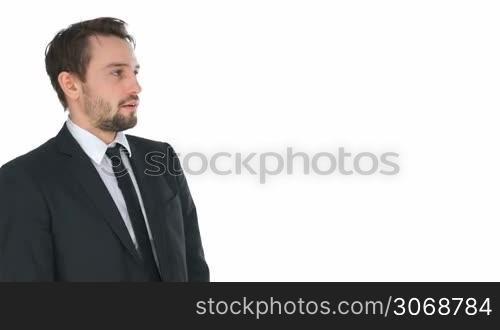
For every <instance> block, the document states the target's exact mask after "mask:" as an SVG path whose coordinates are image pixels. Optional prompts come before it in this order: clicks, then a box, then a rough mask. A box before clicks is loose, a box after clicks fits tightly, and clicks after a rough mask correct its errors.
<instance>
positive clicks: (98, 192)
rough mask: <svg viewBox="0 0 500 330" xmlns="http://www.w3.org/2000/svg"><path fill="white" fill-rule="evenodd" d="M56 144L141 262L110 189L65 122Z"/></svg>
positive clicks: (112, 226) (83, 186) (127, 247)
mask: <svg viewBox="0 0 500 330" xmlns="http://www.w3.org/2000/svg"><path fill="white" fill-rule="evenodd" d="M56 144H57V147H58V150H59V152H62V153H64V154H66V155H68V156H71V158H70V159H69V164H70V166H69V171H70V172H71V174H72V177H74V178H75V179H76V180H77V181H78V182H79V184H80V186H81V187H82V190H83V191H84V192H85V194H86V196H87V197H88V198H89V199H90V200H91V201H92V202H93V204H94V205H95V207H96V209H97V210H98V211H99V212H100V213H101V214H102V215H103V216H104V219H105V221H106V222H107V223H108V225H109V226H110V227H111V229H112V231H113V232H114V233H115V234H116V236H117V237H118V239H119V240H120V241H121V243H122V244H123V245H124V247H125V248H126V249H127V251H128V252H129V253H130V254H131V255H132V256H133V257H134V258H135V259H136V261H137V262H141V259H140V257H139V254H138V252H137V250H136V249H135V246H134V244H133V242H132V239H131V238H130V234H129V233H128V231H127V228H126V227H125V224H124V222H123V219H122V217H121V215H120V212H119V211H118V209H117V207H116V205H115V203H114V201H113V199H112V197H111V195H110V194H109V192H108V189H107V188H106V186H105V185H104V183H103V182H102V180H101V178H100V176H99V173H97V170H96V169H95V167H94V165H93V164H92V161H91V160H90V158H88V156H87V155H86V154H85V152H84V151H83V149H81V147H80V145H79V144H78V142H76V140H75V139H74V138H73V136H72V135H71V133H70V132H69V130H68V129H67V127H66V124H64V126H63V128H62V129H61V131H60V132H59V134H58V135H57V137H56Z"/></svg>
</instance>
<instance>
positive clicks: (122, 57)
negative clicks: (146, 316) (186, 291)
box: [0, 17, 209, 281]
mask: <svg viewBox="0 0 500 330" xmlns="http://www.w3.org/2000/svg"><path fill="white" fill-rule="evenodd" d="M134 48H135V41H134V39H133V37H132V36H130V35H129V34H128V32H127V31H126V23H125V22H124V21H122V20H119V19H115V18H109V17H103V18H97V19H94V20H89V21H84V22H79V23H76V24H73V25H71V26H69V27H68V28H67V29H65V30H62V31H60V32H59V33H58V34H57V35H56V36H55V37H54V39H53V40H52V41H51V42H50V43H49V45H48V47H47V49H46V54H45V56H46V57H45V63H46V70H47V73H48V75H49V77H50V80H51V83H52V86H53V87H54V89H55V90H56V93H57V96H58V98H59V100H60V102H61V104H62V105H63V107H64V109H65V110H66V109H67V110H68V112H69V115H68V119H67V121H66V123H64V125H63V127H62V129H61V130H60V132H59V134H57V136H56V137H54V138H52V139H50V140H49V141H47V142H46V143H45V144H43V145H41V146H40V147H38V148H37V149H35V150H33V151H31V152H29V153H27V154H25V155H23V156H20V157H18V158H16V159H14V160H12V161H10V162H8V163H7V164H5V165H4V166H2V167H1V169H0V280H3V281H208V280H209V270H208V266H207V264H206V262H205V257H204V252H203V248H202V244H201V238H200V232H199V228H198V220H197V214H196V208H195V205H194V203H193V200H192V198H191V194H190V192H189V188H188V185H187V183H186V179H185V177H184V175H183V172H182V169H181V168H180V164H179V159H178V158H177V156H176V155H175V152H174V151H173V149H172V147H171V146H170V145H168V144H167V143H161V142H156V141H151V140H146V139H143V138H139V137H136V136H132V135H125V134H124V133H123V131H124V130H126V129H129V128H132V127H134V126H135V125H136V123H137V107H138V105H139V96H138V95H139V93H140V92H141V87H140V85H139V83H138V81H137V73H138V71H139V64H138V63H137V59H136V58H135V55H134ZM153 157H154V158H153Z"/></svg>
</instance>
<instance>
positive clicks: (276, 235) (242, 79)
mask: <svg viewBox="0 0 500 330" xmlns="http://www.w3.org/2000/svg"><path fill="white" fill-rule="evenodd" d="M99 16H114V17H118V18H121V19H123V20H125V21H126V22H128V23H129V32H130V33H131V34H132V35H133V36H134V37H135V38H136V39H137V48H136V55H137V57H138V60H139V62H140V64H141V73H140V76H139V78H140V83H141V84H142V87H143V92H142V94H141V101H142V102H141V106H140V108H139V116H140V117H139V124H138V126H137V127H136V128H134V129H132V130H130V131H129V133H130V134H135V135H139V136H144V137H147V138H150V139H155V140H161V141H167V142H169V143H171V144H172V145H173V146H174V148H175V149H176V150H177V152H179V153H181V154H183V153H184V154H185V153H188V152H192V151H201V152H207V153H213V152H217V151H229V152H242V153H249V152H257V153H262V152H268V151H274V152H279V153H284V151H285V150H286V147H287V146H291V147H293V148H294V151H304V152H309V153H314V152H318V151H330V152H332V153H335V152H336V151H337V150H338V148H339V147H345V148H346V149H347V150H348V151H351V152H354V153H355V152H361V151H370V152H374V153H380V152H385V151H394V152H398V153H399V154H400V157H399V160H398V163H399V165H400V167H401V171H400V173H399V174H398V175H396V176H383V175H373V176H367V177H364V176H359V175H358V176H342V175H340V174H339V173H334V174H332V175H329V176H318V175H303V174H301V173H296V174H294V175H286V174H282V175H279V176H275V177H272V178H270V179H269V180H268V182H267V183H266V184H259V183H258V178H257V177H256V176H252V175H240V176H238V175H230V176H217V175H215V174H213V173H206V174H204V175H188V181H189V184H190V188H191V192H192V195H193V198H194V199H195V202H196V205H197V209H198V215H199V221H200V229H201V232H202V237H203V243H204V248H205V253H206V258H207V261H208V262H209V265H210V268H211V277H212V280H213V281H498V280H500V262H499V257H498V253H499V251H500V239H499V234H500V231H499V227H500V226H499V224H498V222H499V220H500V209H499V200H498V196H499V191H500V188H499V187H500V156H499V146H498V143H499V142H500V136H499V135H500V132H499V130H498V124H499V122H498V119H499V116H498V111H499V103H500V99H499V95H500V94H499V90H500V64H499V63H500V46H499V45H500V42H499V40H500V35H499V32H500V20H499V17H500V5H499V3H498V2H497V1H477V0H475V1H436V0H434V1H304V0H303V1H275V0H267V1H255V0H253V1H186V0H183V1H142V2H139V1H124V0H120V1H77V2H68V1H15V2H9V3H8V4H4V5H3V7H2V10H1V12H0V31H1V39H2V46H1V52H0V63H1V65H2V75H1V79H0V93H1V96H2V97H1V103H2V104H1V107H0V108H1V110H0V111H1V116H0V118H1V119H0V141H1V152H0V164H3V163H5V162H7V161H9V160H10V159H12V158H14V157H16V156H18V155H20V154H23V153H25V152H27V151H29V150H31V149H33V148H35V147H37V146H39V145H40V144H42V143H43V142H45V141H46V140H48V139H49V138H51V137H53V136H54V135H56V134H57V132H58V131H59V129H60V128H61V126H62V124H63V122H64V120H65V118H66V114H65V113H63V111H62V107H61V106H60V104H59V102H58V99H57V97H56V94H55V92H54V91H53V89H52V87H51V85H50V82H49V78H48V76H47V75H46V73H45V67H44V51H45V46H46V45H47V43H48V42H49V41H50V40H51V39H52V37H53V36H54V35H55V33H57V32H58V31H59V30H60V29H62V28H64V27H66V26H68V25H69V24H71V23H74V22H77V21H80V20H86V19H91V18H96V17H99Z"/></svg>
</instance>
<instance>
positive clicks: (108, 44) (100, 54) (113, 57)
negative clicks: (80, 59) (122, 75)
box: [88, 35, 137, 69]
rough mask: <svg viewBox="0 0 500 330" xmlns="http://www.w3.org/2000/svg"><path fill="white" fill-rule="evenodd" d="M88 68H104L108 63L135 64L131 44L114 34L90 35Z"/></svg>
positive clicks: (133, 65) (135, 60)
mask: <svg viewBox="0 0 500 330" xmlns="http://www.w3.org/2000/svg"><path fill="white" fill-rule="evenodd" d="M88 43H89V50H90V63H89V68H90V67H93V68H95V69H99V68H104V67H106V66H107V65H108V64H110V63H127V64H129V65H130V66H132V67H135V66H136V65H137V59H136V57H135V54H134V49H133V47H132V45H131V44H130V43H129V42H128V41H126V40H123V39H121V38H118V37H115V36H102V35H98V36H90V37H89V39H88Z"/></svg>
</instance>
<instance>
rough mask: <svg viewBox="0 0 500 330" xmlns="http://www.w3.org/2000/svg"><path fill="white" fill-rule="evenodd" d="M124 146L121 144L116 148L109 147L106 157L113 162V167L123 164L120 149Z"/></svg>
mask: <svg viewBox="0 0 500 330" xmlns="http://www.w3.org/2000/svg"><path fill="white" fill-rule="evenodd" d="M121 148H122V146H121V145H120V144H118V143H117V144H116V145H115V146H114V147H109V148H108V149H107V150H106V156H108V158H109V159H110V160H111V164H112V165H113V167H115V166H119V165H120V164H121V159H122V158H121V155H120V149H121Z"/></svg>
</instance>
